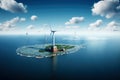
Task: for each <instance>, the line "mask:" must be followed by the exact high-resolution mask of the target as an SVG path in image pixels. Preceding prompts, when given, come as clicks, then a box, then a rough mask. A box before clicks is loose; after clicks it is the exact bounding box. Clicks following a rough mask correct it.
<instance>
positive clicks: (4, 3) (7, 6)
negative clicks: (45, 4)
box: [0, 0, 27, 13]
mask: <svg viewBox="0 0 120 80" xmlns="http://www.w3.org/2000/svg"><path fill="white" fill-rule="evenodd" d="M0 8H1V9H3V10H6V11H10V12H12V13H16V12H24V13H26V12H27V9H26V8H27V7H26V6H25V5H24V4H23V3H18V2H16V1H15V0H0Z"/></svg>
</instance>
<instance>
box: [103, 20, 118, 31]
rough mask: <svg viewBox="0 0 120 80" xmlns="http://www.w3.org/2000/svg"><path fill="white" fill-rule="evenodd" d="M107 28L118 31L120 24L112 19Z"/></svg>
mask: <svg viewBox="0 0 120 80" xmlns="http://www.w3.org/2000/svg"><path fill="white" fill-rule="evenodd" d="M105 30H108V31H118V30H119V24H118V23H117V22H115V21H111V22H110V23H108V24H107V27H106V28H105Z"/></svg>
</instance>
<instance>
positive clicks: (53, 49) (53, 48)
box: [50, 26, 58, 52]
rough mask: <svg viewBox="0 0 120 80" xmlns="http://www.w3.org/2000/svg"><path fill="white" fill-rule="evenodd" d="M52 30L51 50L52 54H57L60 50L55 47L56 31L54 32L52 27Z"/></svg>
mask: <svg viewBox="0 0 120 80" xmlns="http://www.w3.org/2000/svg"><path fill="white" fill-rule="evenodd" d="M50 30H51V33H50V35H52V47H51V50H52V52H57V51H58V49H57V46H56V45H55V32H56V31H55V30H52V28H51V26H50Z"/></svg>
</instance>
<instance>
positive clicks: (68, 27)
mask: <svg viewBox="0 0 120 80" xmlns="http://www.w3.org/2000/svg"><path fill="white" fill-rule="evenodd" d="M66 28H67V29H79V28H80V26H66Z"/></svg>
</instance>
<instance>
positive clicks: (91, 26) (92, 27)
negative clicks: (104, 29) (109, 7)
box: [88, 19, 103, 30]
mask: <svg viewBox="0 0 120 80" xmlns="http://www.w3.org/2000/svg"><path fill="white" fill-rule="evenodd" d="M102 23H103V21H102V20H101V19H99V20H97V21H96V22H94V23H91V24H89V28H88V29H90V30H98V29H99V27H100V25H101V24H102Z"/></svg>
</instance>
